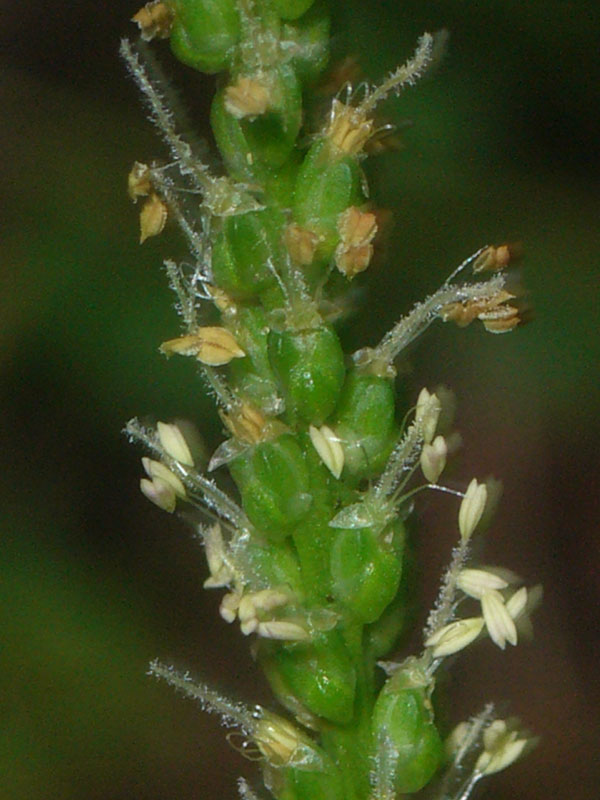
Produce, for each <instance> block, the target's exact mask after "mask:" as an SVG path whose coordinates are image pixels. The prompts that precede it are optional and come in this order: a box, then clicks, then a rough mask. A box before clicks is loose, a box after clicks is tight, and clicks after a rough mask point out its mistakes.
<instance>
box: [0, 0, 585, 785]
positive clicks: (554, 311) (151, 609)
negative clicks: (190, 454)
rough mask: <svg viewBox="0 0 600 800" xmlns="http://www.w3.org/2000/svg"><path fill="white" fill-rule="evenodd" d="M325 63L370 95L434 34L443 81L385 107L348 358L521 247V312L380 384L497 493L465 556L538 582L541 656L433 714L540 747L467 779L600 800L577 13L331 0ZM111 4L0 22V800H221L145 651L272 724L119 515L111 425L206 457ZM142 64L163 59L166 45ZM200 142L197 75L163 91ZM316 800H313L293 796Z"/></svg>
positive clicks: (142, 129)
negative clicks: (479, 540) (532, 737)
mask: <svg viewBox="0 0 600 800" xmlns="http://www.w3.org/2000/svg"><path fill="white" fill-rule="evenodd" d="M333 5H334V7H339V8H338V13H339V26H338V27H339V32H338V34H337V36H336V40H335V46H336V48H337V49H338V50H339V52H340V53H343V52H348V51H350V52H353V53H356V54H357V55H358V56H359V57H360V59H361V62H362V63H363V65H364V67H365V70H366V73H367V74H368V75H369V76H370V77H372V78H374V79H375V78H377V77H379V76H381V75H382V74H383V73H384V72H385V71H386V70H388V69H390V68H391V67H393V66H394V65H396V63H397V62H399V61H403V60H404V59H405V58H406V56H407V55H408V54H409V53H410V52H411V51H412V49H413V47H414V43H415V40H416V38H417V36H418V35H419V34H420V33H421V32H422V31H423V30H425V29H429V30H435V29H438V28H441V27H446V28H448V29H449V30H450V32H451V38H450V46H449V53H448V56H447V58H446V60H445V62H444V63H443V64H442V66H441V68H440V69H439V70H438V71H437V72H436V73H435V75H433V76H431V77H430V78H429V79H427V80H425V81H423V83H422V84H421V85H420V87H419V88H418V89H415V90H410V91H408V92H407V93H406V94H405V95H404V97H403V98H402V100H401V101H391V102H389V103H388V106H387V108H386V112H387V113H389V115H390V117H391V118H393V119H394V120H396V121H398V122H401V123H402V122H403V121H405V120H410V121H411V122H412V123H413V124H412V125H411V127H407V128H403V134H402V138H403V141H404V148H403V149H402V150H401V151H400V152H398V153H394V154H392V155H389V156H385V157H383V158H380V159H379V160H377V161H375V162H374V163H373V164H372V165H371V166H370V176H371V182H372V186H373V195H374V198H375V200H376V201H377V202H378V203H379V204H381V205H387V206H390V207H392V208H393V209H394V232H393V236H392V240H391V242H390V250H389V257H388V264H387V266H386V267H385V269H383V268H381V267H380V268H379V270H378V271H377V273H376V276H375V278H374V281H373V283H374V288H373V289H372V290H371V293H370V294H369V295H367V296H366V297H365V304H364V307H363V311H362V313H361V316H360V322H357V327H356V328H354V329H353V330H347V331H346V335H347V336H346V341H347V344H348V346H349V347H356V346H358V345H359V344H362V343H367V342H368V343H373V342H375V341H376V340H377V338H378V337H379V336H380V335H381V334H382V333H383V332H384V330H385V329H386V327H388V326H389V324H391V322H392V321H393V320H394V319H396V318H397V317H398V316H399V315H400V314H401V313H402V312H403V311H404V310H406V309H407V308H408V307H409V305H410V304H411V303H413V302H414V301H415V300H417V299H418V298H420V297H422V296H423V295H424V294H426V293H428V292H430V291H431V290H433V289H434V288H435V287H436V286H437V285H438V284H439V283H440V281H441V280H442V278H443V277H444V275H445V273H446V272H447V271H449V269H450V268H452V267H453V266H454V265H455V264H456V263H458V262H459V261H460V260H462V259H463V258H464V257H465V256H466V255H468V254H469V253H471V252H472V251H473V250H475V249H477V248H478V247H479V246H480V245H482V244H484V243H486V242H490V241H491V242H497V243H498V242H501V241H503V240H506V239H508V240H521V241H523V242H524V246H525V252H526V258H525V260H524V279H525V282H526V284H527V286H528V287H529V289H530V291H531V300H532V304H533V306H534V308H535V316H536V319H535V321H534V322H533V324H531V325H529V326H527V327H525V328H523V329H522V330H519V331H517V332H516V333H515V334H513V335H511V336H508V337H493V336H490V335H484V334H483V333H482V331H481V329H480V328H478V329H476V328H475V327H473V330H471V329H468V330H466V331H458V330H457V329H455V328H452V329H450V328H446V327H442V326H439V327H438V328H436V329H435V330H432V331H430V332H429V333H428V335H427V336H426V337H425V339H424V340H423V342H422V343H421V345H420V346H419V348H417V349H416V351H415V352H414V354H413V372H412V374H410V375H408V376H406V377H405V378H403V381H404V382H405V383H406V384H407V385H408V386H410V387H412V388H411V391H413V392H414V391H415V390H416V389H417V388H418V387H420V386H421V385H423V384H424V383H427V384H428V385H435V384H436V383H438V382H440V381H445V382H446V383H448V384H449V385H451V386H453V387H454V388H455V390H456V392H457V394H458V399H459V404H460V405H459V408H460V414H459V419H458V422H459V426H460V428H461V430H462V432H463V436H464V440H465V445H466V446H465V448H464V452H463V454H462V456H461V463H460V464H459V466H458V467H457V470H456V472H455V474H454V478H455V479H458V478H464V479H465V480H466V479H469V478H470V477H471V476H472V475H477V476H478V477H485V476H486V475H487V474H489V473H494V474H496V475H498V476H501V477H502V478H503V481H504V485H505V494H504V501H503V504H502V506H501V511H500V513H499V516H498V519H497V521H496V523H495V525H494V527H493V530H492V533H493V536H492V537H491V539H490V543H489V549H488V559H489V562H490V563H499V562H500V563H504V564H506V565H510V566H511V567H513V568H514V569H515V570H516V571H518V572H519V573H521V574H522V575H524V576H526V577H527V580H528V582H529V583H535V582H539V581H541V582H543V583H544V586H545V591H546V599H545V603H544V606H543V608H542V609H541V610H540V612H539V614H538V616H537V626H536V627H537V636H536V640H535V641H534V642H533V643H532V644H524V645H523V646H520V647H518V648H517V649H516V650H510V651H509V652H506V653H504V654H501V653H500V652H498V651H496V650H495V649H493V648H492V646H491V645H489V643H488V644H484V645H483V646H481V647H480V648H478V649H476V650H475V651H474V652H472V653H470V654H469V655H468V656H466V657H465V658H464V659H463V660H462V661H461V662H460V670H456V672H455V676H456V677H454V678H453V682H452V685H451V687H450V688H451V692H452V695H451V696H452V697H453V698H454V700H455V708H454V709H453V710H452V714H453V716H454V718H455V719H456V720H458V719H460V718H463V717H465V716H467V715H468V714H469V713H471V712H472V711H475V710H476V709H478V708H479V707H480V706H481V705H482V703H483V702H484V701H485V700H487V699H488V697H495V698H499V699H501V698H506V699H507V700H508V701H509V702H510V710H511V711H512V712H513V713H519V714H520V715H521V716H522V718H523V720H524V722H525V723H526V724H527V725H528V726H530V727H531V728H532V729H534V730H535V731H536V732H538V733H539V734H541V736H542V737H543V739H542V744H541V746H540V747H539V749H538V750H537V751H536V752H535V753H534V754H533V755H532V756H531V757H530V758H529V759H528V760H526V761H524V762H522V763H519V764H518V765H515V766H514V767H513V768H511V769H510V770H508V771H507V772H506V773H503V774H502V775H501V776H498V778H497V779H496V780H494V781H492V782H491V783H490V784H489V789H488V793H487V795H486V796H487V797H489V798H492V799H495V800H500V798H504V800H510V799H511V798H522V800H534V798H535V799H536V800H547V798H550V797H552V798H562V800H569V799H570V798H572V799H573V800H579V799H580V798H581V799H583V798H593V797H597V794H598V781H599V780H600V764H599V756H598V744H599V741H600V738H599V733H600V726H599V724H598V715H599V713H600V704H599V702H598V700H599V695H600V681H599V679H598V662H597V661H596V660H595V658H594V656H595V655H596V653H597V627H598V608H599V602H598V600H599V595H600V572H599V570H600V545H599V537H598V515H599V510H600V509H599V508H598V506H599V504H598V495H599V491H600V481H599V472H598V468H597V461H598V453H599V452H600V423H599V418H598V412H599V410H600V402H599V400H600V392H599V389H598V363H599V354H600V345H599V342H598V322H599V313H598V284H599V277H600V269H599V267H598V259H599V253H600V236H599V232H598V221H599V203H598V199H599V193H598V166H599V160H598V106H599V96H598V85H599V83H600V61H599V60H598V44H599V41H600V15H599V14H598V8H597V4H596V3H595V2H591V0H590V2H584V1H583V0H579V1H578V2H577V1H576V2H558V0H546V1H545V2H541V1H540V0H532V1H530V2H521V3H517V2H515V1H514V0H498V1H497V2H492V0H484V2H476V1H475V0H462V1H459V0H445V2H441V1H440V2H418V0H412V1H411V2H403V3H399V2H392V0H388V2H384V3H381V2H380V3H379V4H377V3H364V4H363V3H361V4H359V3H357V2H355V0H354V1H353V2H350V3H344V4H341V3H334V4H333ZM137 7H138V4H137V3H136V2H122V3H115V4H114V6H113V9H112V10H109V8H110V6H109V4H102V3H97V2H96V3H93V2H90V1H89V0H80V1H79V2H78V3H68V4H67V3H50V2H47V0H43V1H38V2H35V0H21V2H19V3H8V2H6V0H5V1H4V2H3V3H2V4H1V6H0V8H1V11H2V32H1V34H0V36H1V38H2V47H1V53H2V55H1V56H0V57H1V60H2V73H1V76H0V85H1V90H2V122H1V125H2V127H1V143H2V149H1V154H2V157H1V169H2V172H3V175H2V190H3V201H4V209H3V220H4V222H3V225H2V228H3V233H2V239H1V241H2V260H1V270H2V272H1V276H2V288H1V292H0V303H1V304H2V314H1V328H0V336H1V345H2V346H1V348H0V368H1V370H2V380H1V385H0V402H1V404H2V407H1V412H0V420H1V422H0V425H1V428H2V445H3V453H4V457H5V465H4V468H3V469H2V471H1V473H0V486H1V490H2V519H3V522H2V539H1V545H0V564H1V582H0V587H1V588H0V620H1V632H0V641H1V645H0V662H1V673H0V674H1V678H0V681H1V683H0V686H1V688H0V709H1V710H0V726H1V727H0V730H1V734H0V737H1V738H0V797H1V798H3V799H4V798H6V800H22V799H23V798H28V800H59V799H60V800H71V799H73V800H75V798H77V800H79V799H80V798H87V800H96V798H97V799H98V800H100V798H102V799H103V800H108V798H110V800H126V799H127V800H131V798H148V800H159V798H161V799H162V798H164V800H176V799H177V800H184V798H185V800H187V799H188V798H206V800H212V799H213V798H221V797H233V796H234V794H235V791H234V784H235V777H236V776H237V775H238V774H240V773H244V774H246V775H248V776H251V775H253V774H255V771H254V770H255V768H254V766H253V765H252V764H249V763H247V762H244V761H243V760H242V759H241V758H240V757H239V756H238V755H237V754H236V753H235V752H234V751H233V750H231V749H230V748H229V747H228V746H227V745H226V744H225V743H224V741H223V733H224V731H223V729H222V728H220V726H219V725H218V723H217V721H215V720H213V719H210V718H207V717H205V716H204V715H203V714H202V713H201V712H200V711H199V709H197V708H195V707H194V706H193V705H192V704H191V703H190V702H188V701H186V700H183V699H182V698H180V697H178V696H176V695H174V694H173V693H172V692H171V691H170V690H169V689H168V688H167V687H166V686H162V685H159V684H156V683H155V682H153V681H152V680H150V679H149V678H147V677H146V676H145V670H146V665H147V663H148V661H149V660H150V659H151V658H153V657H155V656H160V657H161V658H162V659H164V660H167V661H172V662H174V663H175V664H177V665H178V666H180V667H182V668H189V669H190V670H191V671H192V672H193V673H194V674H197V675H199V676H204V677H205V678H207V679H209V680H212V681H213V682H216V683H217V684H218V685H220V686H222V687H223V688H224V689H226V690H227V691H229V692H231V693H233V694H236V695H237V696H239V697H241V698H243V699H245V700H247V701H249V702H253V701H256V700H261V699H262V700H263V701H267V702H268V697H269V695H268V693H267V692H266V691H265V689H264V687H263V685H262V683H261V682H260V681H259V680H258V679H257V678H256V676H255V674H254V669H253V665H252V662H251V660H250V657H249V656H248V655H247V654H246V649H247V648H246V645H247V642H240V637H239V635H238V632H237V631H235V630H233V629H231V628H229V627H228V626H226V625H225V624H224V623H222V622H221V621H220V619H219V618H218V615H217V606H218V597H217V596H216V594H213V595H209V594H208V593H204V592H203V591H202V588H201V585H202V580H203V578H204V565H203V555H202V553H201V551H200V550H199V548H198V547H197V546H196V545H195V543H194V542H193V541H192V540H191V537H190V535H189V533H188V531H187V530H186V529H185V528H184V527H183V526H182V525H181V524H180V523H179V522H178V521H177V520H176V519H171V518H167V516H166V515H164V514H161V513H160V512H159V511H158V510H156V509H154V508H153V507H151V506H150V504H148V503H147V502H146V501H144V500H143V499H142V497H141V496H140V495H139V493H138V490H137V483H138V478H139V473H140V468H139V462H138V457H139V455H140V454H139V453H136V452H134V450H133V448H129V447H128V445H127V443H126V441H125V439H124V438H123V436H122V435H121V434H120V430H121V428H122V426H123V424H124V422H125V421H126V420H127V419H129V418H130V417H131V416H133V415H134V414H141V415H144V414H152V415H155V416H156V417H157V418H162V419H170V418H173V417H176V416H179V415H180V416H188V417H191V418H193V419H194V420H196V421H197V423H198V424H199V426H200V428H201V429H202V430H203V431H204V432H205V433H206V438H207V443H208V445H209V447H213V446H214V445H215V444H216V443H217V442H218V441H219V430H218V427H216V426H215V424H214V414H213V412H212V409H211V406H210V404H209V403H208V402H207V401H206V399H205V398H203V396H202V387H201V385H200V382H199V381H198V379H197V377H196V376H195V375H194V370H193V367H191V365H190V364H188V363H186V362H185V360H183V359H182V360H181V362H182V363H179V364H177V363H175V362H169V363H166V362H165V361H164V360H163V359H162V358H161V357H160V356H159V354H158V353H157V345H158V344H159V343H160V342H161V341H162V340H163V339H165V338H168V337H170V336H173V335H176V334H177V332H178V323H177V321H176V318H175V316H174V313H173V311H172V309H171V307H170V305H171V298H170V297H169V295H168V292H167V290H166V288H165V281H164V276H163V274H162V271H161V260H162V259H163V258H164V257H166V256H175V257H177V256H180V255H181V254H182V248H181V244H180V242H179V240H178V238H177V235H176V233H175V232H172V233H170V232H168V233H166V234H165V235H163V236H162V237H161V238H160V239H155V240H152V241H149V242H148V243H147V244H146V245H144V247H142V248H140V247H139V246H138V244H137V241H136V240H137V219H136V212H135V210H134V208H133V207H132V206H131V204H130V203H129V200H128V198H127V197H126V193H125V190H124V185H125V176H126V174H127V171H128V169H129V167H130V165H131V162H132V161H133V160H134V159H140V160H148V159H150V158H152V157H153V156H160V155H162V154H163V150H162V148H161V146H160V144H159V142H158V140H157V138H156V137H155V135H154V132H153V131H152V130H151V128H150V125H149V124H148V123H147V122H146V121H145V119H144V114H143V112H142V110H141V107H140V104H139V102H138V98H137V96H136V92H135V89H134V88H133V86H132V85H131V84H130V82H129V81H128V80H127V79H126V77H125V74H124V69H123V66H122V64H120V63H119V60H118V56H117V48H118V39H119V36H120V35H123V34H126V33H128V32H129V33H131V31H132V29H131V26H130V25H129V23H128V18H129V17H130V16H131V14H132V13H134V12H135V11H136V10H137ZM163 50H164V48H163ZM180 82H181V86H182V87H183V88H184V91H185V96H186V98H187V100H188V101H189V105H190V106H191V107H192V108H193V109H194V116H195V119H196V122H197V124H198V126H202V125H205V113H206V104H207V101H208V98H209V97H210V92H211V81H210V80H208V79H206V78H202V77H196V76H191V78H190V77H189V76H188V78H187V79H181V81H180ZM455 511H456V506H455V504H454V503H451V502H449V501H447V500H446V499H444V498H443V497H433V498H428V499H427V501H426V502H425V503H424V504H423V506H422V511H421V514H422V516H423V518H424V522H423V526H422V527H423V533H424V539H426V541H425V542H424V544H423V558H424V562H425V564H426V566H425V568H424V573H425V582H424V589H423V596H424V602H426V603H427V602H430V601H431V598H432V596H433V594H434V592H435V584H436V580H437V576H438V575H439V573H440V571H441V569H442V567H443V564H444V562H445V561H446V559H447V556H448V552H449V549H450V547H451V544H452V541H453V537H454V535H455V531H454V523H453V518H454V514H455ZM315 800H318V798H315Z"/></svg>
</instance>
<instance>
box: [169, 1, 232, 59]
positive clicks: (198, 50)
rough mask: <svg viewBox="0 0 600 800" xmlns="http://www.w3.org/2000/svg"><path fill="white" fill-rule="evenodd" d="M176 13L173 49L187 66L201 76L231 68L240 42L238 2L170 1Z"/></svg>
mask: <svg viewBox="0 0 600 800" xmlns="http://www.w3.org/2000/svg"><path fill="white" fill-rule="evenodd" d="M167 3H168V5H169V7H170V8H171V9H172V11H173V27H172V28H171V37H170V38H171V49H172V50H173V53H174V55H175V56H176V58H178V59H179V60H180V61H181V62H183V63H184V64H187V65H188V66H190V67H193V68H194V69H198V70H200V71H201V72H219V71H220V70H223V69H226V68H227V67H228V66H229V62H230V58H231V55H232V52H233V49H234V47H235V45H236V44H237V42H238V39H239V38H240V31H241V27H240V18H239V14H238V10H237V3H236V0H167Z"/></svg>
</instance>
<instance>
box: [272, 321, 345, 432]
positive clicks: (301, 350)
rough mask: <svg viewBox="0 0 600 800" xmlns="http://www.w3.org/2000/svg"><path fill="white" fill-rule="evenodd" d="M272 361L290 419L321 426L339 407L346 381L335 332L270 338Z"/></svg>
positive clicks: (326, 330) (316, 331)
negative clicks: (298, 418)
mask: <svg viewBox="0 0 600 800" xmlns="http://www.w3.org/2000/svg"><path fill="white" fill-rule="evenodd" d="M269 359H270V361H271V365H272V367H273V369H274V370H275V372H276V373H277V376H278V378H279V381H280V383H281V386H282V388H283V392H284V395H285V399H286V408H287V412H288V415H290V416H291V417H292V418H294V417H300V418H301V419H302V420H304V422H310V423H312V424H313V425H320V424H321V423H322V422H323V420H325V419H326V417H328V416H329V414H331V412H332V411H333V409H334V408H335V406H336V403H337V401H338V397H339V394H340V391H341V388H342V384H343V381H344V374H345V367H344V354H343V352H342V348H341V345H340V340H339V339H338V337H337V334H336V333H335V331H334V330H333V329H332V328H329V327H327V326H325V325H323V326H322V327H320V328H313V329H309V330H303V331H283V332H282V333H277V332H275V331H271V333H270V334H269Z"/></svg>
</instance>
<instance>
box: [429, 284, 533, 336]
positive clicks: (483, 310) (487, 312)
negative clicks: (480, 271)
mask: <svg viewBox="0 0 600 800" xmlns="http://www.w3.org/2000/svg"><path fill="white" fill-rule="evenodd" d="M514 298H515V295H514V294H511V293H510V292H507V291H506V290H505V289H501V290H500V291H498V292H496V293H495V294H493V295H491V296H489V297H482V298H478V299H475V300H465V301H464V302H462V303H448V305H446V306H444V308H442V310H441V311H440V317H441V319H443V320H444V322H455V323H456V324H457V325H458V326H459V328H464V327H466V326H467V325H469V324H470V323H471V322H473V320H474V319H479V320H481V322H483V325H484V327H485V329H486V330H487V331H489V332H490V333H506V332H507V331H511V330H512V329H513V328H515V327H516V326H517V325H518V324H519V309H518V308H515V306H510V305H504V303H506V302H507V301H508V300H514Z"/></svg>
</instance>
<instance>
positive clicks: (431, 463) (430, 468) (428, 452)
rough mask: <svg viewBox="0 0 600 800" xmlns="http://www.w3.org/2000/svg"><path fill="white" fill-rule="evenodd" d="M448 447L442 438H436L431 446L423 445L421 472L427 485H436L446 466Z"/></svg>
mask: <svg viewBox="0 0 600 800" xmlns="http://www.w3.org/2000/svg"><path fill="white" fill-rule="evenodd" d="M447 456H448V445H447V444H446V440H445V439H444V437H443V436H436V437H435V439H434V440H433V441H432V442H431V444H424V445H423V449H422V450H421V459H420V463H421V470H422V472H423V475H424V476H425V478H426V479H427V480H428V481H429V483H434V484H435V483H437V482H438V479H439V477H440V475H441V474H442V472H443V471H444V467H445V466H446V458H447Z"/></svg>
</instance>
